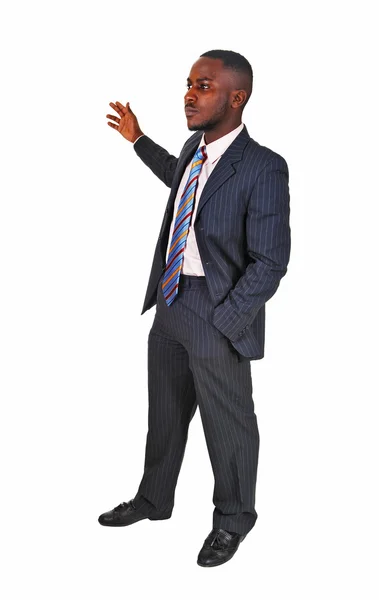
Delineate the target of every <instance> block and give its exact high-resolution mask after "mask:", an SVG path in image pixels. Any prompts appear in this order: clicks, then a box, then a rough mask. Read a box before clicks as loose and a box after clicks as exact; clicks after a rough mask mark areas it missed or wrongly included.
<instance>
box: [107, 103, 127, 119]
mask: <svg viewBox="0 0 379 600" xmlns="http://www.w3.org/2000/svg"><path fill="white" fill-rule="evenodd" d="M109 106H111V107H112V108H113V110H115V111H116V113H117V114H118V115H120V117H123V116H124V114H125V113H126V112H127V110H126V108H125V106H123V105H122V104H121V102H116V104H115V103H114V102H110V103H109Z"/></svg>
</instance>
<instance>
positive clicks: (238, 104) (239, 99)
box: [232, 90, 247, 108]
mask: <svg viewBox="0 0 379 600" xmlns="http://www.w3.org/2000/svg"><path fill="white" fill-rule="evenodd" d="M246 99H247V93H246V92H245V90H236V91H234V92H232V108H242V107H243V105H244V104H245V103H246Z"/></svg>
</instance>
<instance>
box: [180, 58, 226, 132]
mask: <svg viewBox="0 0 379 600" xmlns="http://www.w3.org/2000/svg"><path fill="white" fill-rule="evenodd" d="M187 87H188V91H187V93H186V94H185V96H184V106H185V112H186V117H187V126H188V129H189V130H190V131H198V130H200V129H201V130H205V131H210V130H212V129H214V128H215V127H216V126H217V125H219V124H220V123H221V122H223V121H225V120H227V118H228V117H229V116H230V112H231V107H230V106H231V91H232V80H231V76H230V71H229V70H228V69H224V68H223V62H222V60H220V59H218V58H217V59H215V58H208V57H205V56H204V57H202V58H199V60H197V61H196V62H195V64H194V65H193V66H192V69H191V72H190V74H189V77H188V79H187Z"/></svg>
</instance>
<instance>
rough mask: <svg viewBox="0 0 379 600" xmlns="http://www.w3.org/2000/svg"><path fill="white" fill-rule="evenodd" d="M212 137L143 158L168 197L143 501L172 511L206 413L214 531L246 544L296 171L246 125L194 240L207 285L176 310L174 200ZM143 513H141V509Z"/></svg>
mask: <svg viewBox="0 0 379 600" xmlns="http://www.w3.org/2000/svg"><path fill="white" fill-rule="evenodd" d="M202 133H203V132H196V133H195V134H194V135H192V136H191V137H190V138H189V139H188V140H187V142H186V143H185V144H184V147H183V149H182V151H181V153H180V156H179V158H176V157H174V156H172V155H170V154H169V153H168V152H167V151H166V150H164V149H163V148H162V147H161V146H159V145H158V144H156V143H155V142H153V140H151V139H150V138H149V137H148V136H145V135H144V136H142V137H141V138H140V139H138V140H137V141H136V143H135V145H134V149H135V151H136V153H137V154H138V156H139V157H140V158H141V159H142V160H143V162H144V163H145V164H146V165H147V166H149V168H150V169H151V170H152V171H153V172H154V173H155V174H156V175H157V176H158V177H159V178H160V179H161V180H162V181H163V182H164V183H165V184H166V185H167V186H168V187H170V188H171V193H170V195H169V199H168V203H167V207H166V211H165V214H164V218H163V222H162V226H161V230H160V233H159V236H158V241H157V245H156V249H155V254H154V259H153V264H152V268H151V274H150V279H149V283H148V287H147V292H146V297H145V300H144V304H143V308H142V314H143V313H144V312H145V311H146V310H148V309H149V308H151V307H152V306H154V305H155V304H157V310H156V317H155V320H154V323H153V327H152V329H151V332H150V335H149V350H148V358H149V363H148V369H149V431H148V435H147V440H146V456H145V470H144V475H143V478H142V481H141V484H140V487H139V490H138V494H137V496H136V499H137V500H138V499H140V500H141V499H143V500H144V501H145V500H146V499H147V500H148V503H149V506H150V507H151V506H153V507H154V508H155V509H156V510H157V511H161V512H165V513H170V512H171V510H172V508H173V503H174V490H175V486H176V481H177V477H178V474H179V471H180V467H181V463H182V459H183V455H184V449H185V445H186V440H187V435H188V426H189V423H190V421H191V419H192V417H193V415H194V413H195V411H196V407H197V405H199V408H200V414H201V418H202V423H203V427H204V433H205V437H206V442H207V447H208V451H209V455H210V459H211V463H212V468H213V472H214V476H215V489H214V496H213V501H214V504H215V511H214V516H213V524H214V526H215V527H220V528H223V529H225V530H227V531H233V532H237V533H240V534H241V535H242V534H244V535H245V534H246V533H247V532H248V531H250V529H251V528H252V527H253V526H254V524H255V521H256V518H257V513H256V511H255V507H254V503H255V486H256V473H257V464H258V450H259V433H258V427H257V422H256V415H255V413H254V404H253V400H252V385H251V376H250V360H253V359H260V358H262V357H263V355H264V326H265V302H266V301H267V300H268V299H269V298H271V297H272V296H273V294H274V293H275V291H276V290H277V288H278V286H279V282H280V279H281V277H283V275H284V274H285V273H286V270H287V264H288V260H289V253H290V227H289V190H288V168H287V164H286V162H285V160H284V159H283V158H282V157H281V156H280V155H279V154H277V153H275V152H273V151H272V150H270V149H269V148H266V147H264V146H260V145H259V144H258V143H257V142H256V141H255V140H253V139H252V138H250V136H249V134H248V132H247V128H246V126H244V127H243V129H242V131H241V132H240V134H239V135H238V136H237V137H236V138H235V140H234V141H233V142H232V143H231V145H230V146H229V147H228V148H227V150H226V151H225V153H224V154H223V156H222V157H221V159H220V161H219V163H218V164H217V165H216V168H215V169H214V171H213V172H212V173H211V175H210V177H209V179H208V181H207V183H206V185H205V187H204V189H203V191H202V193H201V196H200V199H199V203H198V207H197V213H196V217H195V219H194V223H193V224H192V225H193V227H194V231H195V234H196V241H197V245H198V249H199V253H200V257H201V262H202V265H203V269H204V273H205V276H204V277H190V276H186V275H183V274H182V275H181V278H180V283H179V293H178V296H177V298H176V299H175V301H174V302H173V304H172V305H171V306H167V304H166V302H165V300H164V297H163V294H162V289H161V284H162V276H163V272H164V267H165V258H166V249H167V244H168V241H169V240H168V237H169V230H170V224H171V221H172V219H173V216H174V215H173V208H174V201H175V196H176V193H177V190H178V186H179V183H180V181H181V178H182V176H183V173H184V170H185V168H186V166H187V164H188V162H189V161H191V159H192V158H193V155H194V153H195V151H196V149H197V148H198V146H199V142H200V140H201V138H202ZM141 510H143V508H142V509H141Z"/></svg>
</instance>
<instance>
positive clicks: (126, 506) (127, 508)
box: [98, 500, 171, 527]
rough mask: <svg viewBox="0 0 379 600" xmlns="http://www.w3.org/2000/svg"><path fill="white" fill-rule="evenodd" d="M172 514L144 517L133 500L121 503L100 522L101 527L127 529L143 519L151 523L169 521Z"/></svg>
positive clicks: (102, 516)
mask: <svg viewBox="0 0 379 600" xmlns="http://www.w3.org/2000/svg"><path fill="white" fill-rule="evenodd" d="M170 517H171V513H153V512H151V513H150V514H147V515H144V514H143V513H142V512H141V511H140V510H138V509H137V508H136V506H135V504H134V501H133V500H129V502H121V504H119V505H118V506H116V507H115V508H114V509H113V510H110V511H108V512H106V513H103V514H102V515H100V517H99V519H98V521H99V523H100V525H106V526H108V527H125V525H132V523H136V522H137V521H141V520H142V519H150V521H160V520H163V519H169V518H170Z"/></svg>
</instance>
